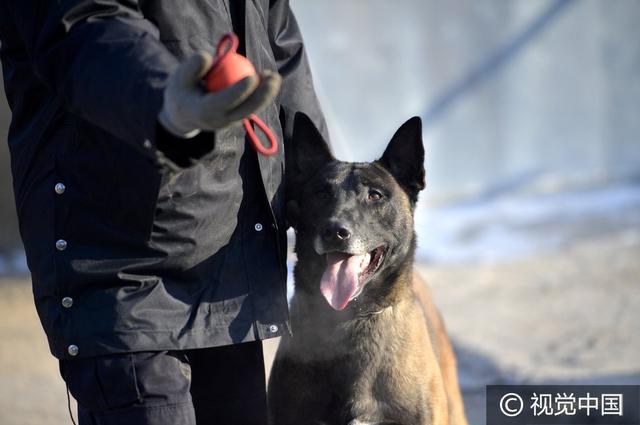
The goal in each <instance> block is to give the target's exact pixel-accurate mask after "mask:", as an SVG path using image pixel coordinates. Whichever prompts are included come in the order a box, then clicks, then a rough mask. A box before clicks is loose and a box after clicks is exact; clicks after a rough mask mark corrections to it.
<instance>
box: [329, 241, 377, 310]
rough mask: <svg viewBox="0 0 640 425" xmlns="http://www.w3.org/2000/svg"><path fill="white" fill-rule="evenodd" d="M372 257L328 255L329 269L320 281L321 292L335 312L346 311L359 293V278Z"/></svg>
mask: <svg viewBox="0 0 640 425" xmlns="http://www.w3.org/2000/svg"><path fill="white" fill-rule="evenodd" d="M368 257H370V255H369V254H368V253H367V254H360V255H349V254H340V253H335V252H332V253H329V254H327V269H326V270H325V271H324V274H323V275H322V279H321V280H320V292H322V295H323V296H324V297H325V299H326V300H327V302H328V303H329V305H331V307H333V308H334V309H335V310H344V308H345V307H346V306H347V304H349V299H350V298H351V297H352V296H353V295H354V294H355V293H356V292H357V291H358V276H359V275H360V273H361V272H362V271H363V270H364V269H365V268H366V267H367V265H368V263H369V261H368Z"/></svg>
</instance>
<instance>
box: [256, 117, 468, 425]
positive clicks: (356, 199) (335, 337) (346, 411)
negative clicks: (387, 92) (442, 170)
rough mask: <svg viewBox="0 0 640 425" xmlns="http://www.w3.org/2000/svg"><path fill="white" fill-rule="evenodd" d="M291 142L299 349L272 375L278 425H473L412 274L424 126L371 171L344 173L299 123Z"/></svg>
mask: <svg viewBox="0 0 640 425" xmlns="http://www.w3.org/2000/svg"><path fill="white" fill-rule="evenodd" d="M292 140H293V142H292V143H291V144H290V145H288V146H287V147H286V151H285V154H286V156H285V157H286V163H285V164H286V179H285V185H286V188H285V190H286V193H287V199H288V201H287V219H288V220H289V222H290V224H291V225H292V226H293V228H294V230H295V232H296V246H295V251H296V254H297V256H298V261H297V264H296V266H295V269H294V277H295V291H294V295H293V298H292V300H291V309H290V319H291V328H292V334H293V337H290V336H287V335H285V336H283V337H282V340H281V342H280V345H279V348H278V351H277V353H276V357H275V360H274V364H273V367H272V370H271V376H270V379H269V386H268V403H269V411H270V423H271V424H273V425H302V424H314V425H321V424H322V425H372V424H389V425H390V424H402V425H427V424H429V425H431V424H436V425H444V424H455V425H465V424H466V423H467V421H466V418H465V414H464V407H463V403H462V397H461V394H460V389H459V386H458V382H457V371H456V360H455V356H454V353H453V349H452V347H451V344H450V341H449V339H448V337H447V334H446V332H445V328H444V325H443V322H442V320H441V318H440V316H439V314H438V313H437V311H436V309H435V307H434V305H433V304H432V302H431V296H430V294H429V292H428V290H427V288H426V286H425V283H424V281H423V280H421V279H420V277H419V276H417V275H416V274H415V273H414V271H413V261H414V251H415V247H416V236H415V232H414V229H413V212H414V209H415V205H416V202H417V199H418V193H419V192H420V191H421V190H422V189H423V188H424V187H425V182H424V175H425V171H424V166H423V163H424V147H423V144H422V123H421V120H420V118H418V117H414V118H411V119H410V120H408V121H407V122H406V123H404V124H403V125H402V126H401V127H400V128H399V129H398V130H397V132H396V133H395V135H394V136H393V138H392V139H391V141H390V142H389V144H388V146H387V148H386V150H385V152H384V154H383V155H382V157H381V158H380V159H379V160H377V161H374V162H371V163H349V162H341V161H337V160H336V159H335V158H334V157H333V156H332V154H331V152H330V150H329V148H328V146H327V144H326V142H325V141H324V140H323V138H322V136H321V135H320V133H319V132H318V130H317V129H316V127H315V126H314V124H313V122H312V121H311V120H310V119H309V118H308V117H307V116H305V115H304V114H301V113H298V114H296V116H295V120H294V126H293V138H292Z"/></svg>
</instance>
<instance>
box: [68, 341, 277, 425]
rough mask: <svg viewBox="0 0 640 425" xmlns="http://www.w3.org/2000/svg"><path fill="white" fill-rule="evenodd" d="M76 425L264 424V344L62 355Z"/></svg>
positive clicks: (265, 419)
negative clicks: (80, 356)
mask: <svg viewBox="0 0 640 425" xmlns="http://www.w3.org/2000/svg"><path fill="white" fill-rule="evenodd" d="M60 369H61V373H62V376H63V378H64V379H65V381H66V382H67V385H68V386H69V391H70V392H71V394H72V395H73V397H74V398H75V399H76V400H77V401H78V418H79V422H80V424H79V425H195V424H198V425H205V424H206V425H214V424H229V425H233V424H242V425H265V424H266V423H267V407H266V389H265V387H266V385H265V376H264V361H263V355H262V344H261V343H260V342H250V343H245V344H239V345H232V346H227V347H215V348H204V349H198V350H186V351H159V352H144V353H127V354H114V355H108V356H100V357H94V358H89V359H72V360H64V361H62V362H61V365H60Z"/></svg>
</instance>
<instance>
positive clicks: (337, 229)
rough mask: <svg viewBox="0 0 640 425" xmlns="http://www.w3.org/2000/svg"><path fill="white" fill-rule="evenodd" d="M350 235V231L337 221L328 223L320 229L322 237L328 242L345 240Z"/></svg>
mask: <svg viewBox="0 0 640 425" xmlns="http://www.w3.org/2000/svg"><path fill="white" fill-rule="evenodd" d="M350 237H351V231H350V230H349V229H347V228H346V227H345V226H343V225H341V224H338V223H329V224H328V225H327V226H326V227H325V228H324V230H323V231H322V238H323V239H324V240H326V241H328V242H330V241H332V240H334V239H339V240H341V241H344V240H347V239H349V238H350Z"/></svg>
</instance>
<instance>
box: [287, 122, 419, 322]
mask: <svg viewBox="0 0 640 425" xmlns="http://www.w3.org/2000/svg"><path fill="white" fill-rule="evenodd" d="M286 155H287V164H286V166H287V169H286V171H287V174H286V175H287V177H286V185H287V197H288V202H287V217H288V220H289V222H290V223H291V224H292V225H293V227H294V229H295V230H296V251H297V253H298V259H299V265H300V264H301V263H303V262H308V263H309V264H308V268H309V272H310V273H311V275H312V276H315V278H312V279H309V280H307V281H305V282H299V280H304V279H298V278H297V279H296V286H298V285H300V284H307V285H314V284H315V285H317V284H318V277H319V281H320V282H319V289H320V292H321V293H322V295H323V296H324V298H325V299H326V300H327V302H328V303H329V305H331V307H333V308H334V309H335V310H343V309H345V307H347V305H348V304H349V303H350V302H351V301H353V300H354V299H356V298H359V299H366V298H367V296H368V297H370V298H371V297H378V298H379V297H381V296H384V294H386V293H388V292H389V291H390V290H391V289H390V288H385V286H384V285H385V282H386V281H388V280H389V277H390V276H392V275H393V273H398V272H399V270H401V269H402V268H403V267H405V266H406V264H407V263H408V262H410V261H412V257H413V250H414V246H415V236H414V231H413V210H414V207H415V204H416V201H417V198H418V193H419V192H420V191H421V190H422V189H423V188H424V166H423V162H424V148H423V145H422V124H421V121H420V118H417V117H414V118H411V119H410V120H408V121H407V122H406V123H404V124H403V125H402V126H401V127H400V128H399V129H398V131H397V132H396V133H395V135H394V136H393V138H392V139H391V141H390V142H389V145H388V146H387V148H386V150H385V152H384V154H383V155H382V157H381V158H380V159H379V160H377V161H374V162H371V163H351V162H342V161H338V160H336V159H335V158H334V157H333V156H332V154H331V152H330V150H329V147H328V146H327V144H326V142H325V141H324V140H323V138H322V136H321V135H320V133H319V132H318V130H317V129H316V127H315V126H314V124H313V123H312V122H311V120H310V119H309V118H308V117H307V116H306V115H303V114H300V113H298V114H296V117H295V122H294V130H293V143H292V144H291V145H290V146H288V148H287V152H286ZM314 280H315V282H313V281H314Z"/></svg>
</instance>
